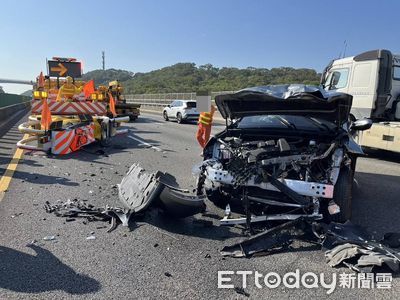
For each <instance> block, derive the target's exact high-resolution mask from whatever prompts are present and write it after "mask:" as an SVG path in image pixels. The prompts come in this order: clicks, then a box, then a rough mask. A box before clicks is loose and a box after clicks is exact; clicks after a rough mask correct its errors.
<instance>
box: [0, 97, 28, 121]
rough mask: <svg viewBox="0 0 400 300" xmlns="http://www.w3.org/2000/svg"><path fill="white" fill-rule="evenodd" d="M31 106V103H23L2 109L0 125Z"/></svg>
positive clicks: (0, 111) (0, 109) (0, 108)
mask: <svg viewBox="0 0 400 300" xmlns="http://www.w3.org/2000/svg"><path fill="white" fill-rule="evenodd" d="M30 106H31V102H30V101H27V102H22V103H18V104H13V105H9V106H4V107H0V124H1V123H3V122H5V121H7V119H8V118H10V117H11V116H12V115H14V114H15V113H17V112H19V111H21V110H25V109H27V108H29V107H30Z"/></svg>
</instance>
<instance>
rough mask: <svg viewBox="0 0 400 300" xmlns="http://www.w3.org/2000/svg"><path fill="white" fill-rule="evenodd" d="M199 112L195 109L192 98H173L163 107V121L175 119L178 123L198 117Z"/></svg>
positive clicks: (194, 102)
mask: <svg viewBox="0 0 400 300" xmlns="http://www.w3.org/2000/svg"><path fill="white" fill-rule="evenodd" d="M199 115H200V114H199V112H198V111H197V109H196V101H194V100H174V101H173V102H172V103H171V104H170V105H167V106H166V107H164V109H163V117H164V119H165V121H168V120H170V119H176V121H177V122H178V123H182V122H184V121H193V120H196V121H197V120H198V119H199Z"/></svg>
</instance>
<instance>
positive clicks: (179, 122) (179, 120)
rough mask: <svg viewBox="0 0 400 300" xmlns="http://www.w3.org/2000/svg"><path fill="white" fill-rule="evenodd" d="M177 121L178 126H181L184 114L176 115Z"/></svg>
mask: <svg viewBox="0 0 400 300" xmlns="http://www.w3.org/2000/svg"><path fill="white" fill-rule="evenodd" d="M176 121H177V122H178V124H181V123H182V121H183V120H182V114H181V113H179V112H178V113H177V114H176Z"/></svg>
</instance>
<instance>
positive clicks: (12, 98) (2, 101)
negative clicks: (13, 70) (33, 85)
mask: <svg viewBox="0 0 400 300" xmlns="http://www.w3.org/2000/svg"><path fill="white" fill-rule="evenodd" d="M30 100H31V97H29V96H23V95H15V94H8V93H0V108H2V107H6V106H11V105H14V104H19V103H24V102H27V101H30Z"/></svg>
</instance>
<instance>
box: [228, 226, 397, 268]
mask: <svg viewBox="0 0 400 300" xmlns="http://www.w3.org/2000/svg"><path fill="white" fill-rule="evenodd" d="M295 240H300V241H305V242H309V243H313V244H316V245H319V246H320V247H321V248H325V249H327V251H326V252H325V257H326V262H327V264H328V265H329V266H331V267H336V266H339V265H341V264H343V265H345V266H347V267H349V268H350V269H352V270H354V271H357V272H372V271H375V269H379V268H380V267H388V268H389V269H390V270H391V271H392V272H393V273H397V272H399V271H400V268H399V265H400V253H398V252H396V251H395V250H393V249H391V248H389V247H386V246H385V245H382V244H380V243H378V242H376V241H374V240H372V239H370V237H369V235H368V234H367V233H366V232H365V231H364V230H363V229H362V228H361V227H359V226H356V225H353V224H352V223H351V222H350V221H347V222H346V223H344V224H338V223H334V222H332V223H330V224H325V223H316V222H312V223H310V222H307V221H306V220H305V219H303V218H302V219H297V220H294V221H289V222H286V223H283V224H281V225H279V226H276V227H274V228H272V229H269V230H266V231H264V232H262V233H260V234H258V235H255V236H253V237H251V238H249V239H246V240H244V241H242V242H239V243H237V244H234V245H232V246H226V247H224V248H223V249H222V250H221V251H220V253H221V254H222V255H223V256H231V257H251V256H253V255H255V254H259V253H264V254H272V253H276V252H282V251H285V250H288V249H289V248H290V246H291V244H292V242H293V241H295Z"/></svg>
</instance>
